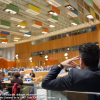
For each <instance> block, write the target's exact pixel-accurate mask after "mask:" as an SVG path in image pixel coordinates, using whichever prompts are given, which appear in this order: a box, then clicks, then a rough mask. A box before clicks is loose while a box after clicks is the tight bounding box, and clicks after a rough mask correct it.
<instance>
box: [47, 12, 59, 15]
mask: <svg viewBox="0 0 100 100" xmlns="http://www.w3.org/2000/svg"><path fill="white" fill-rule="evenodd" d="M48 13H49V14H51V15H54V16H58V14H57V13H56V12H54V11H49V12H48Z"/></svg>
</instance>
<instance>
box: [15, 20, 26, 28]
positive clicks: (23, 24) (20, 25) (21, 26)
mask: <svg viewBox="0 0 100 100" xmlns="http://www.w3.org/2000/svg"><path fill="white" fill-rule="evenodd" d="M17 27H20V28H25V27H27V23H26V22H24V21H23V22H18V25H17Z"/></svg>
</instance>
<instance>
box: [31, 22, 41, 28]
mask: <svg viewBox="0 0 100 100" xmlns="http://www.w3.org/2000/svg"><path fill="white" fill-rule="evenodd" d="M32 26H33V27H36V28H41V27H42V23H41V22H38V21H35V22H34V24H33V25H32Z"/></svg>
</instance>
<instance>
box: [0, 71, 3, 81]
mask: <svg viewBox="0 0 100 100" xmlns="http://www.w3.org/2000/svg"><path fill="white" fill-rule="evenodd" d="M2 78H3V73H2V72H0V80H2Z"/></svg>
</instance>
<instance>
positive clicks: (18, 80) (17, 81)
mask: <svg viewBox="0 0 100 100" xmlns="http://www.w3.org/2000/svg"><path fill="white" fill-rule="evenodd" d="M11 83H18V84H21V85H23V80H22V79H18V78H14V79H12V80H11Z"/></svg>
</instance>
